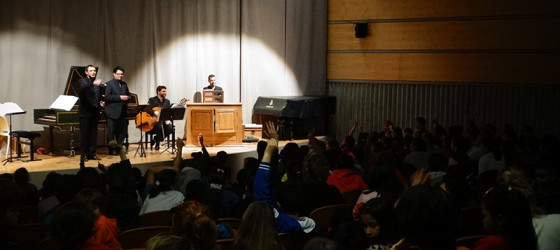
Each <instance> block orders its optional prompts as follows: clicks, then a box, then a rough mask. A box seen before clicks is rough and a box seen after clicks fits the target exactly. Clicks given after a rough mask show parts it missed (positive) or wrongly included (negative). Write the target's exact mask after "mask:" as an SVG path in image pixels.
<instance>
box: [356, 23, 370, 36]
mask: <svg viewBox="0 0 560 250" xmlns="http://www.w3.org/2000/svg"><path fill="white" fill-rule="evenodd" d="M354 31H355V34H354V35H355V36H356V38H365V37H366V36H367V35H368V24H367V23H357V24H356V27H354Z"/></svg>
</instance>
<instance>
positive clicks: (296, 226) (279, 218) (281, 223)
mask: <svg viewBox="0 0 560 250" xmlns="http://www.w3.org/2000/svg"><path fill="white" fill-rule="evenodd" d="M265 133H267V134H268V136H269V137H270V140H269V141H268V146H267V147H266V149H265V152H264V156H263V159H262V162H261V165H260V167H259V169H258V170H257V175H256V177H255V186H254V190H253V191H254V197H255V200H261V201H264V202H266V203H267V204H268V205H269V206H271V207H272V208H273V210H274V217H275V220H276V230H278V232H281V233H284V232H285V233H287V232H305V233H310V232H311V231H313V229H314V228H315V222H314V221H313V220H312V219H310V218H307V217H297V215H292V216H294V217H297V219H296V218H294V217H292V216H289V215H287V214H284V213H282V212H279V211H278V210H276V208H274V204H275V203H274V202H273V200H272V190H273V180H272V176H271V171H270V166H271V163H272V155H273V153H274V151H276V149H277V148H278V133H277V132H276V128H275V126H274V124H273V123H272V122H269V123H268V124H267V128H266V130H265ZM280 205H281V204H280Z"/></svg>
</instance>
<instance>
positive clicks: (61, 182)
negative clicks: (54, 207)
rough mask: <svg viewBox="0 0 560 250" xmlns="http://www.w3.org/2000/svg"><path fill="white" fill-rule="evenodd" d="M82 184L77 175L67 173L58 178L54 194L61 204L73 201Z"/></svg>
mask: <svg viewBox="0 0 560 250" xmlns="http://www.w3.org/2000/svg"><path fill="white" fill-rule="evenodd" d="M80 185H81V184H80V180H79V179H78V177H77V176H75V175H71V174H65V175H63V176H61V177H60V178H58V182H57V183H56V190H55V194H54V195H55V196H56V198H57V199H58V201H59V202H60V204H63V203H65V202H68V201H71V200H72V199H74V196H75V195H76V194H77V193H78V191H79V190H80Z"/></svg>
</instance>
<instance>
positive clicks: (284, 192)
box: [275, 182, 305, 215]
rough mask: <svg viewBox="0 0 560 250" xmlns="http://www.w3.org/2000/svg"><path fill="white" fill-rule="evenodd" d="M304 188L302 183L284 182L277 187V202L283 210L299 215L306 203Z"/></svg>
mask: <svg viewBox="0 0 560 250" xmlns="http://www.w3.org/2000/svg"><path fill="white" fill-rule="evenodd" d="M302 188H303V187H302V186H301V183H292V182H285V183H282V184H281V185H280V186H278V188H276V191H275V197H276V202H277V203H278V207H279V208H280V210H281V211H283V212H284V213H286V214H289V215H299V213H300V210H301V208H302V207H303V206H304V203H305V198H304V196H303V192H301V190H302Z"/></svg>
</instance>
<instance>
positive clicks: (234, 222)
mask: <svg viewBox="0 0 560 250" xmlns="http://www.w3.org/2000/svg"><path fill="white" fill-rule="evenodd" d="M218 223H222V224H224V225H226V226H229V227H230V228H231V229H235V230H237V229H239V225H241V220H240V219H238V218H231V217H228V218H219V219H218Z"/></svg>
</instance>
